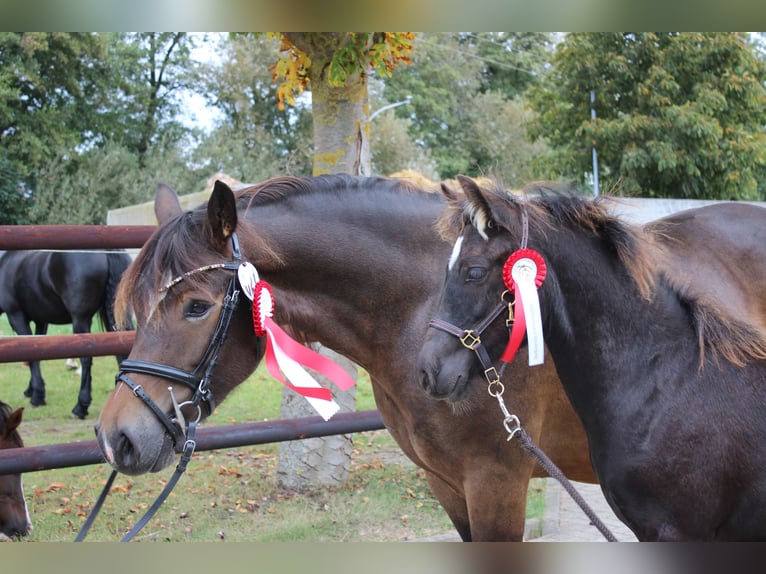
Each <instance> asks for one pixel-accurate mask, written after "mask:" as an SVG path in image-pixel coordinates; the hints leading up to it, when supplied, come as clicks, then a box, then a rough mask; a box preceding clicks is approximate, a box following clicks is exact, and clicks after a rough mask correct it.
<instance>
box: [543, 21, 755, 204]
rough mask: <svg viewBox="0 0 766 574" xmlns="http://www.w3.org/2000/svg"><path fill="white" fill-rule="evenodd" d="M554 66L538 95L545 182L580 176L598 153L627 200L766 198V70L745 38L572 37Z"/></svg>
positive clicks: (603, 171) (608, 181) (607, 182)
mask: <svg viewBox="0 0 766 574" xmlns="http://www.w3.org/2000/svg"><path fill="white" fill-rule="evenodd" d="M553 66H554V67H553V71H552V72H551V74H550V75H549V78H548V80H549V81H548V83H547V84H546V85H545V86H542V87H538V88H535V89H533V90H532V103H533V107H534V108H535V109H536V110H537V111H538V112H539V117H538V119H537V120H536V121H535V122H534V129H533V132H532V133H533V134H534V135H537V136H542V137H545V138H546V139H547V141H548V142H549V143H550V144H551V146H552V148H553V152H552V153H551V154H550V155H549V156H548V157H547V158H546V162H545V170H544V171H545V172H546V173H545V175H546V176H548V177H550V176H554V177H555V176H559V177H566V178H572V179H575V180H579V181H582V178H583V174H586V173H588V172H590V171H591V166H592V163H591V150H592V148H593V147H594V146H595V148H596V150H597V152H598V161H599V167H600V178H601V181H603V182H604V187H606V188H609V187H613V186H617V185H619V187H620V189H621V190H622V191H623V193H625V194H630V195H647V196H657V197H688V198H711V199H748V200H755V199H763V195H762V193H759V192H758V182H759V180H760V181H763V178H764V176H766V133H764V130H763V127H764V125H766V91H765V90H764V81H766V65H764V62H763V61H760V60H759V59H758V57H757V55H756V53H755V52H754V50H753V49H752V47H751V46H750V45H749V43H748V42H747V41H746V39H745V38H744V37H743V36H742V35H739V34H734V33H709V34H703V33H641V34H621V33H587V34H586V33H583V34H570V35H568V36H567V37H566V39H565V40H564V42H563V43H562V44H561V45H560V46H559V49H558V51H557V54H556V56H555V58H554V60H553ZM591 90H595V96H596V101H595V111H596V116H597V118H596V119H595V120H591V119H590V91H591Z"/></svg>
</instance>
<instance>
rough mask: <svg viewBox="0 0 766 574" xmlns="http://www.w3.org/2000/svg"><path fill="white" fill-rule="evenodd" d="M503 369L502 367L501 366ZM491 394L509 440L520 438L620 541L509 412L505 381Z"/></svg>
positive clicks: (605, 530)
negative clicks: (505, 395)
mask: <svg viewBox="0 0 766 574" xmlns="http://www.w3.org/2000/svg"><path fill="white" fill-rule="evenodd" d="M501 371H502V367H501ZM492 385H497V386H498V390H497V391H494V392H493V388H492ZM487 390H488V392H489V394H490V395H492V396H493V397H495V398H496V399H497V403H498V404H499V405H500V410H501V411H503V416H504V418H503V426H504V427H505V430H506V431H508V438H507V439H506V440H507V441H510V440H511V439H514V438H516V439H518V441H519V443H520V444H521V448H522V449H524V451H525V452H526V453H527V454H528V455H530V456H531V457H532V458H534V459H535V461H536V462H537V463H538V464H539V465H540V466H541V467H543V469H544V470H545V472H547V473H548V475H549V476H551V477H552V478H555V479H556V480H557V481H558V482H559V483H560V484H561V486H563V487H564V489H565V490H566V491H567V493H569V496H571V497H572V499H573V500H574V501H575V502H576V503H577V505H578V506H579V507H580V508H581V509H582V511H583V512H584V513H585V515H586V516H587V517H588V518H589V519H590V521H591V523H592V524H593V526H595V527H596V528H598V530H599V532H601V534H602V535H603V536H604V538H606V539H607V540H608V541H609V542H619V541H618V540H617V538H616V537H615V535H614V534H612V532H611V531H610V530H609V528H607V526H606V525H605V524H604V523H603V522H602V521H601V519H600V518H599V517H598V516H597V515H596V513H595V512H594V511H593V509H592V508H591V507H590V505H589V504H588V503H587V502H586V501H585V499H584V498H583V497H582V495H581V494H580V493H579V492H577V489H575V487H574V486H573V485H572V483H571V482H570V481H569V479H568V478H567V477H566V476H564V473H563V472H561V469H559V467H557V466H556V465H555V464H554V463H553V461H552V460H551V459H550V458H549V457H548V455H546V454H545V453H544V452H543V451H542V450H541V449H540V447H538V446H537V445H536V444H535V443H534V442H533V441H532V438H531V437H530V436H529V434H527V431H525V430H524V428H522V426H521V422H520V421H519V417H517V416H516V415H512V414H511V413H510V412H508V408H507V407H506V406H505V402H504V401H503V392H504V391H505V387H504V386H503V383H501V382H499V381H494V382H491V383H490V385H489V388H488V389H487Z"/></svg>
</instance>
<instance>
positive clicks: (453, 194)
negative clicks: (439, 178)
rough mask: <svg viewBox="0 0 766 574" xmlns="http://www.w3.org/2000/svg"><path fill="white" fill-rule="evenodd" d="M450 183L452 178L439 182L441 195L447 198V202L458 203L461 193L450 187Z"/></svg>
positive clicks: (452, 181)
mask: <svg viewBox="0 0 766 574" xmlns="http://www.w3.org/2000/svg"><path fill="white" fill-rule="evenodd" d="M452 183H454V180H450V181H443V182H441V192H442V195H443V196H444V197H445V198H446V199H447V203H449V204H455V203H458V202H459V201H460V200H461V199H462V194H461V193H460V192H459V191H458V190H457V189H455V188H454V187H452V185H451V184H452Z"/></svg>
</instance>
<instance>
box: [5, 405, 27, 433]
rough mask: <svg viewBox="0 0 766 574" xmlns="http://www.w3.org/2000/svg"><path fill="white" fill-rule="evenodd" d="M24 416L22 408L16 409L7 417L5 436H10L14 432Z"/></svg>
mask: <svg viewBox="0 0 766 574" xmlns="http://www.w3.org/2000/svg"><path fill="white" fill-rule="evenodd" d="M23 414H24V408H23V407H22V408H18V409H16V410H15V411H13V412H12V413H11V414H10V415H9V416H8V420H6V422H5V435H6V436H10V434H11V433H12V432H13V431H15V430H16V429H17V428H19V425H20V424H21V419H22V416H23Z"/></svg>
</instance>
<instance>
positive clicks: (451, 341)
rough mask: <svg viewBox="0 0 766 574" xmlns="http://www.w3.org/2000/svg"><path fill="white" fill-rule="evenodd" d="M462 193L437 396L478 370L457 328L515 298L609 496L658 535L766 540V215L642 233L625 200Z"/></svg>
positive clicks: (434, 371)
mask: <svg viewBox="0 0 766 574" xmlns="http://www.w3.org/2000/svg"><path fill="white" fill-rule="evenodd" d="M460 181H461V184H462V186H463V189H464V191H465V198H464V199H459V198H453V201H452V204H453V205H452V208H451V210H450V211H449V212H448V213H447V214H446V216H445V219H444V225H445V226H446V227H449V228H451V229H452V230H453V233H454V235H455V236H458V239H457V241H456V242H455V248H454V251H453V255H452V257H451V259H450V260H449V265H448V272H447V276H446V280H445V282H444V285H443V288H442V298H441V302H440V305H439V309H438V312H437V314H436V316H437V318H438V320H439V321H438V322H437V323H432V324H434V325H435V326H436V328H432V329H429V332H428V334H427V336H426V338H425V341H424V344H423V347H422V350H421V354H420V360H419V364H420V367H419V368H420V372H421V381H422V385H423V387H424V388H425V389H426V390H427V391H428V392H429V393H430V394H431V395H433V396H435V397H438V398H441V399H445V398H446V399H450V400H459V399H460V398H461V397H463V396H465V394H466V393H467V392H469V389H468V386H469V385H470V383H471V381H473V380H474V378H475V375H476V374H477V373H478V372H479V370H480V367H479V365H478V361H477V360H476V358H475V356H474V354H473V353H472V352H470V351H468V350H466V349H465V348H464V347H463V345H462V344H461V343H460V342H459V341H458V340H457V338H456V337H455V336H454V335H453V334H452V333H450V332H448V331H447V330H444V329H442V328H441V326H442V325H447V324H451V325H453V326H456V328H458V329H459V328H464V329H470V328H471V327H472V326H473V325H476V324H478V323H480V322H482V321H483V320H484V319H485V317H487V316H488V314H489V313H490V311H491V309H492V308H493V306H495V305H496V301H497V300H498V299H500V298H501V297H506V298H508V294H507V291H511V293H514V294H515V295H516V300H515V307H516V316H517V317H518V312H519V307H520V306H521V307H523V309H524V310H525V320H526V324H527V341H528V346H529V347H532V346H533V345H538V344H539V343H540V342H541V341H543V342H544V343H545V345H546V346H547V348H548V350H549V351H550V354H551V356H552V357H553V361H554V363H555V366H556V370H557V372H558V374H559V376H560V378H561V382H562V384H563V385H564V388H565V389H566V391H567V395H568V396H569V398H570V400H571V402H572V405H573V407H574V409H575V410H576V411H577V413H578V415H579V416H580V419H581V420H582V422H583V425H584V427H585V431H586V433H587V435H588V442H589V446H590V452H591V456H592V460H593V465H594V468H595V470H596V473H597V475H598V478H599V480H600V483H601V486H602V490H603V491H604V494H605V496H606V498H607V500H608V502H609V503H610V505H611V506H612V508H613V509H614V510H615V512H616V513H617V515H618V516H619V517H620V518H621V519H622V520H623V521H624V522H625V523H626V524H627V525H628V527H630V528H631V530H633V532H634V533H635V534H636V536H637V537H638V538H639V539H640V540H764V539H766V522H764V521H763V519H762V518H763V513H764V511H766V416H764V415H766V326H765V325H764V321H763V319H764V317H766V313H764V310H765V309H766V298H764V296H763V285H764V280H766V257H764V255H763V246H764V245H765V244H766V209H763V208H760V207H756V206H749V205H743V204H737V203H724V204H718V205H712V206H707V207H702V208H697V209H694V210H689V211H687V212H683V213H679V214H676V215H673V216H670V217H668V218H665V219H663V220H659V221H656V222H653V223H651V224H649V225H647V226H645V227H643V228H639V227H634V226H630V225H628V224H626V223H624V222H622V221H620V220H619V219H618V218H617V217H615V216H614V215H613V214H612V213H611V212H610V211H609V209H608V199H598V200H593V199H587V198H584V197H582V196H578V195H576V194H573V193H553V192H551V191H550V190H546V189H545V186H541V185H537V186H534V187H530V189H529V191H531V192H533V193H534V196H532V194H530V197H528V198H519V197H514V196H512V195H510V194H507V193H506V192H505V191H504V190H502V189H490V188H487V189H483V188H480V187H479V186H477V185H476V184H475V183H474V182H473V181H472V180H470V179H468V178H461V179H460ZM671 235H674V236H671ZM537 309H539V311H538V310H537ZM540 327H541V330H542V332H540ZM485 332H486V337H484V338H483V340H484V344H485V346H486V348H487V351H488V353H489V354H490V355H491V356H492V357H501V356H503V357H504V359H505V360H506V361H510V360H512V361H513V362H511V363H510V364H511V365H513V364H514V363H516V362H517V361H521V360H524V359H523V357H521V356H519V357H517V358H516V359H513V357H512V356H506V355H505V352H506V349H507V345H508V342H509V332H508V328H507V327H506V325H505V324H504V323H503V324H499V322H495V323H493V324H492V325H490V326H489V327H488V328H487V330H486V331H485ZM537 368H540V367H530V370H534V369H537ZM507 398H508V400H510V401H512V400H513V395H512V394H508V395H507Z"/></svg>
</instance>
